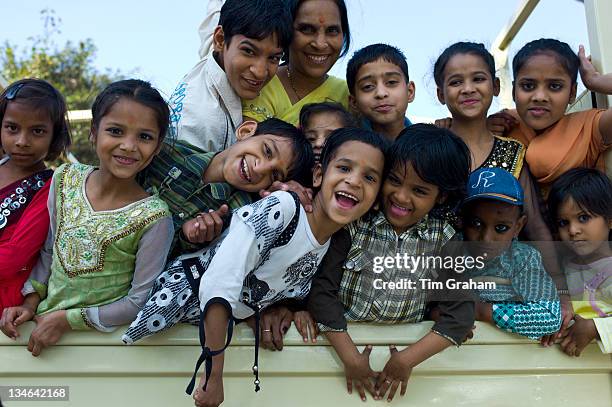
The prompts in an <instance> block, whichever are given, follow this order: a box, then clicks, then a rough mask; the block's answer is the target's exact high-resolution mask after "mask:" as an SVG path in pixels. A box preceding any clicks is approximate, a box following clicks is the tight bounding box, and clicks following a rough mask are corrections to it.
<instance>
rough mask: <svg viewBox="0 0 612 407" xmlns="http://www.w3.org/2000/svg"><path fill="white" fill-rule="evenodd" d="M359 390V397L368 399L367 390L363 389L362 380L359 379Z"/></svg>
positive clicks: (362, 399) (363, 399)
mask: <svg viewBox="0 0 612 407" xmlns="http://www.w3.org/2000/svg"><path fill="white" fill-rule="evenodd" d="M357 392H358V393H359V397H361V401H366V395H365V390H364V389H363V383H361V380H357Z"/></svg>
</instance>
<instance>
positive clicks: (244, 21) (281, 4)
mask: <svg viewBox="0 0 612 407" xmlns="http://www.w3.org/2000/svg"><path fill="white" fill-rule="evenodd" d="M291 22H292V18H291V14H290V12H289V8H288V7H287V2H286V1H285V0H249V1H248V4H247V2H245V1H244V0H227V1H226V2H225V4H223V6H222V7H221V14H220V16H219V25H220V26H221V27H222V28H223V36H224V39H225V47H226V48H227V47H228V46H229V45H230V42H231V40H232V37H233V36H234V35H244V36H245V37H248V38H254V39H257V40H263V39H264V38H266V37H268V36H270V35H273V34H276V37H277V40H278V45H279V46H280V47H281V48H283V49H287V48H288V47H289V44H291V40H292V39H293V24H292V23H291Z"/></svg>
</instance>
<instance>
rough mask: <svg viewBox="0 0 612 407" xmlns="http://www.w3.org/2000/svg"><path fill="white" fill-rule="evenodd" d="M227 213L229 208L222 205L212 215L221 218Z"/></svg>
mask: <svg viewBox="0 0 612 407" xmlns="http://www.w3.org/2000/svg"><path fill="white" fill-rule="evenodd" d="M228 212H229V206H227V204H223V205H221V206H220V207H219V209H217V210H216V211H215V212H214V213H215V214H217V215H218V216H219V217H221V218H222V217H224V216H225V215H227V213H228Z"/></svg>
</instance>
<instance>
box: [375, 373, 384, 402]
mask: <svg viewBox="0 0 612 407" xmlns="http://www.w3.org/2000/svg"><path fill="white" fill-rule="evenodd" d="M386 380H387V373H385V371H384V370H383V371H382V372H380V374H379V375H378V379H377V380H376V395H378V396H380V395H381V390H382V388H383V386H384V385H385V381H386ZM382 394H384V393H382Z"/></svg>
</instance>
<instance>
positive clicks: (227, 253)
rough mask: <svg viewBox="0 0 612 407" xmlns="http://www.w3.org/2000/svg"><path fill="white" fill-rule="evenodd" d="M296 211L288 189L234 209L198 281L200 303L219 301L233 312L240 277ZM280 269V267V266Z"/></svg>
mask: <svg viewBox="0 0 612 407" xmlns="http://www.w3.org/2000/svg"><path fill="white" fill-rule="evenodd" d="M295 214H296V204H295V201H294V199H293V197H292V196H291V195H290V194H289V193H287V192H275V193H273V194H271V195H269V196H267V197H266V198H264V199H262V200H260V201H257V202H255V203H253V204H251V205H246V206H243V207H242V208H240V209H237V210H236V211H234V214H233V216H232V221H231V224H230V228H229V231H228V234H227V236H226V237H225V239H224V240H223V242H222V243H221V245H220V246H219V249H218V251H217V252H216V253H215V256H214V258H213V259H212V261H211V262H210V264H209V266H208V268H207V269H206V272H205V273H204V275H203V276H202V280H201V282H200V293H199V299H200V307H201V309H202V312H204V311H205V309H206V308H207V306H208V305H209V303H215V302H220V303H223V304H224V305H226V306H229V307H231V311H232V315H234V316H235V317H238V318H244V317H246V316H248V315H246V316H245V315H241V314H240V313H238V314H237V313H236V311H237V309H238V307H239V303H240V296H241V292H242V286H243V281H244V279H245V278H246V276H247V275H248V274H249V272H251V271H252V270H253V269H254V268H255V267H257V266H258V265H259V263H260V261H261V259H262V258H263V257H265V256H266V255H267V253H269V251H270V250H271V248H272V247H273V246H274V244H275V243H276V239H277V238H278V237H279V236H280V235H281V233H282V232H283V230H284V229H285V228H286V227H287V225H288V224H289V222H290V221H291V219H293V217H294V216H295ZM281 271H282V270H281Z"/></svg>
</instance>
